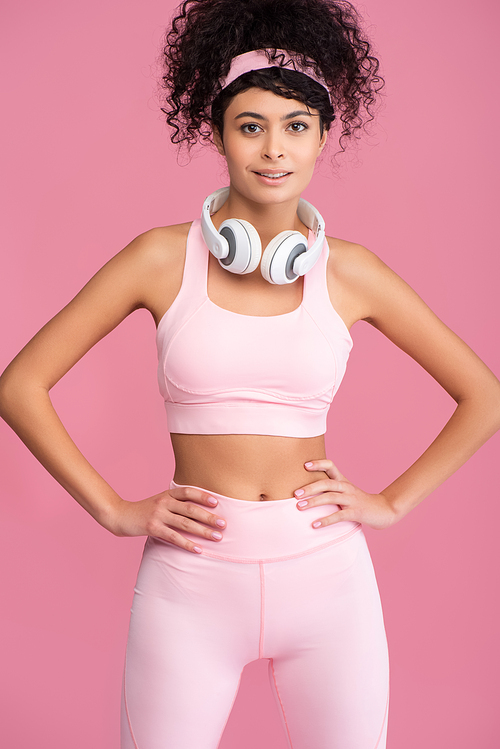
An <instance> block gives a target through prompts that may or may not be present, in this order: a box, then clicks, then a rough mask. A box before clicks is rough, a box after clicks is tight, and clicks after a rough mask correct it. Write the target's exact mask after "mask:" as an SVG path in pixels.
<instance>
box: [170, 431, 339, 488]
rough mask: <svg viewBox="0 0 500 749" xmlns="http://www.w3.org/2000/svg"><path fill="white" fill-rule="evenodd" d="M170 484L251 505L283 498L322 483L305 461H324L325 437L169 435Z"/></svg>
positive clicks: (322, 477)
mask: <svg viewBox="0 0 500 749" xmlns="http://www.w3.org/2000/svg"><path fill="white" fill-rule="evenodd" d="M170 436H171V439H172V447H173V450H174V455H175V466H176V467H175V473H174V481H175V482H176V483H177V484H189V485H191V486H198V487H200V488H202V489H206V490H207V491H209V492H215V493H216V494H223V495H225V496H228V497H234V498H235V499H245V500H248V501H249V502H261V501H264V500H278V499H286V498H289V497H292V496H293V493H294V491H295V490H296V489H299V488H300V487H301V486H305V485H306V484H310V483H312V482H313V481H317V480H319V479H324V478H325V476H326V474H325V473H324V472H323V471H308V470H307V469H306V468H304V463H306V462H307V461H310V460H320V459H322V458H325V457H326V455H325V440H324V435H320V436H318V437H307V438H297V437H273V436H267V435H260V434H171V435H170Z"/></svg>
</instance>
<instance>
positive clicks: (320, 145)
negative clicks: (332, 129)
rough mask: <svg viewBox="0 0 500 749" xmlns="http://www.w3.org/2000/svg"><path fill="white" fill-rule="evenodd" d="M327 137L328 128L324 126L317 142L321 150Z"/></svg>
mask: <svg viewBox="0 0 500 749" xmlns="http://www.w3.org/2000/svg"><path fill="white" fill-rule="evenodd" d="M327 139H328V130H327V129H326V128H325V129H324V130H323V135H322V136H321V140H320V142H319V150H320V151H322V150H323V148H324V147H325V146H326V141H327Z"/></svg>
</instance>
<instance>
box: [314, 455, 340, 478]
mask: <svg viewBox="0 0 500 749" xmlns="http://www.w3.org/2000/svg"><path fill="white" fill-rule="evenodd" d="M304 466H305V467H306V468H307V469H308V470H309V471H324V472H325V473H326V474H327V475H328V476H329V477H330V478H331V479H335V480H336V481H344V480H345V476H344V475H343V474H342V473H341V472H340V471H339V469H338V468H337V466H336V465H334V463H332V461H331V460H327V459H326V458H324V459H321V460H309V461H308V462H307V463H304Z"/></svg>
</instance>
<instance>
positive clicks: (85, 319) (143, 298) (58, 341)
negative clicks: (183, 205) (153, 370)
mask: <svg viewBox="0 0 500 749" xmlns="http://www.w3.org/2000/svg"><path fill="white" fill-rule="evenodd" d="M171 229H172V230H173V231H170V230H171ZM175 229H176V227H168V228H166V229H153V230H151V231H150V232H146V233H145V234H142V235H140V236H139V237H137V238H136V239H134V240H133V241H132V242H131V243H130V244H129V245H128V246H127V247H125V249H123V250H122V251H121V252H119V253H118V254H117V255H115V257H113V258H112V259H111V260H110V261H109V262H108V263H106V265H105V266H104V267H103V268H101V270H100V271H98V273H96V275H95V276H94V277H93V278H92V279H91V280H90V281H89V282H88V283H87V284H86V286H84V288H83V289H82V290H81V291H80V292H79V293H78V294H77V296H76V297H75V298H74V299H73V300H72V301H71V302H70V303H69V304H68V305H67V306H66V307H64V309H62V310H61V311H60V312H59V313H58V314H57V315H56V316H55V317H54V318H53V319H52V320H50V321H49V322H48V323H47V324H46V325H45V326H44V327H43V328H42V329H41V330H40V331H39V332H38V333H37V334H36V335H35V336H34V338H32V339H31V341H29V343H28V344H27V345H26V346H25V347H24V348H23V349H22V351H21V352H20V353H19V354H18V355H17V356H16V358H15V359H14V360H13V361H12V362H11V363H10V364H9V366H8V367H7V369H6V370H5V372H4V373H3V375H2V376H1V378H0V415H1V416H2V417H3V418H4V419H5V421H6V422H7V423H8V424H9V425H10V426H11V427H12V428H13V429H14V431H15V432H16V433H17V434H18V435H19V437H20V438H21V440H22V441H23V442H24V443H25V444H26V446H27V447H28V449H29V450H30V451H31V452H32V453H33V455H34V456H35V457H36V458H37V459H38V460H39V461H40V462H41V463H42V465H43V466H44V467H45V468H46V469H47V470H48V471H49V473H51V474H52V476H53V477H54V478H55V479H56V480H57V481H58V482H59V483H60V484H61V486H63V487H64V488H65V489H66V491H68V492H69V494H71V496H72V497H74V498H75V499H76V500H77V502H79V503H80V504H81V505H82V507H83V508H84V509H85V510H87V512H89V513H90V514H91V515H92V517H94V518H95V519H96V520H97V522H98V523H100V524H101V525H102V526H104V527H105V528H107V529H108V530H110V531H111V532H113V533H115V534H116V535H143V534H147V533H149V534H150V535H157V536H159V537H161V538H164V539H165V540H169V541H171V542H172V543H176V544H178V545H182V546H183V547H184V548H188V549H189V550H193V547H194V544H193V543H192V542H191V541H188V540H187V539H185V538H183V537H182V536H180V535H179V534H178V533H176V532H175V531H173V530H171V529H170V528H168V527H167V526H166V522H167V521H168V523H169V524H171V525H176V526H177V527H182V528H184V529H185V530H190V531H192V532H196V533H198V534H199V535H201V533H200V531H201V529H202V526H200V525H198V524H197V523H193V521H191V520H187V517H182V518H181V517H180V515H179V514H177V513H181V514H183V515H192V516H193V517H197V518H198V519H200V520H202V521H203V522H210V524H211V525H215V521H216V518H215V516H214V515H212V514H211V513H208V512H206V511H205V510H203V509H202V508H200V507H196V505H188V504H186V503H184V502H182V503H181V502H180V500H184V499H191V500H194V501H196V502H202V503H203V504H207V499H208V495H207V494H206V493H201V492H191V494H190V495H189V496H188V494H189V492H186V491H184V494H183V495H182V496H181V494H182V492H181V490H173V491H172V492H162V493H161V494H159V495H156V496H155V497H151V498H148V499H146V500H142V501H140V502H127V501H125V500H123V499H122V498H121V497H119V496H118V494H117V493H116V492H115V491H114V490H113V489H112V487H111V486H110V485H109V484H108V483H107V482H106V481H105V480H104V479H103V478H102V476H100V475H99V473H98V472H97V471H96V470H95V469H94V468H93V467H92V466H91V465H90V463H89V462H88V461H87V460H86V458H85V457H84V456H83V455H82V453H81V452H80V451H79V449H78V448H77V446H76V445H75V443H74V442H73V440H72V439H71V437H70V436H69V434H68V432H67V431H66V429H65V428H64V426H63V424H62V423H61V421H60V419H59V417H58V415H57V413H56V411H55V409H54V408H53V406H52V403H51V400H50V396H49V391H50V389H51V388H52V387H53V386H54V385H55V384H56V383H57V382H58V381H59V380H60V379H61V377H63V376H64V374H66V372H67V371H68V370H69V369H71V367H72V366H73V365H74V364H76V362H77V361H78V360H79V359H81V357H82V356H83V355H84V354H85V353H86V352H87V351H88V350H89V349H90V348H91V347H92V346H94V344H96V343H97V342H98V341H99V340H101V338H103V337H104V336H105V335H107V334H108V333H109V332H110V331H111V330H113V329H114V328H115V327H116V326H117V325H118V324H119V323H120V322H121V321H122V320H123V319H124V318H125V317H127V315H129V314H130V313H131V312H133V311H134V310H135V309H138V308H141V307H142V308H144V307H145V308H147V309H149V310H150V311H151V312H152V314H153V315H154V316H155V317H156V318H157V319H159V317H161V314H162V313H163V312H164V310H163V309H161V307H160V306H159V302H158V300H163V299H165V297H166V298H167V305H168V303H171V301H172V300H173V298H175V295H176V293H177V290H178V287H179V286H180V274H181V273H182V263H181V264H180V265H179V262H178V258H176V256H175V252H174V251H172V252H171V251H169V250H170V248H169V242H170V240H171V239H172V238H173V236H174V233H173V232H174V230H175ZM172 243H173V244H175V243H174V242H172ZM169 296H170V299H169V298H168V297H169ZM195 494H196V496H194V495H195ZM202 494H203V496H201V495H202ZM174 495H175V497H174ZM198 495H200V496H198ZM165 502H167V504H165ZM173 510H175V511H176V514H175V517H174V514H173V513H172V511H173ZM195 526H196V529H195ZM203 535H205V536H206V537H210V538H211V534H209V530H208V529H206V528H203Z"/></svg>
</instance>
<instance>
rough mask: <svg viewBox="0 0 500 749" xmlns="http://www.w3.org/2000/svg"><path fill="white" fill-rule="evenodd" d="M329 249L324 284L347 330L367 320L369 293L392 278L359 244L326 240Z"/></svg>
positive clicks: (374, 256) (369, 307)
mask: <svg viewBox="0 0 500 749" xmlns="http://www.w3.org/2000/svg"><path fill="white" fill-rule="evenodd" d="M326 239H327V242H328V246H329V249H330V252H329V258H328V264H327V281H328V288H329V291H330V297H331V300H332V303H333V304H334V306H335V307H336V309H337V311H338V312H339V313H340V314H341V316H342V317H343V318H344V320H345V322H346V325H347V326H348V327H350V326H351V325H353V324H354V323H355V322H356V321H357V320H365V319H367V318H369V317H370V315H371V310H372V302H373V293H374V292H375V291H376V289H377V288H380V286H381V283H382V279H387V277H388V276H390V275H394V276H395V275H396V274H394V273H393V271H391V270H390V268H389V267H388V266H387V265H386V264H385V263H384V262H383V261H382V260H381V259H380V258H379V257H377V255H376V254H375V253H374V252H371V250H369V249H367V248H366V247H364V246H363V245H361V244H357V243H355V242H348V241H347V240H345V239H339V238H336V237H327V238H326Z"/></svg>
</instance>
